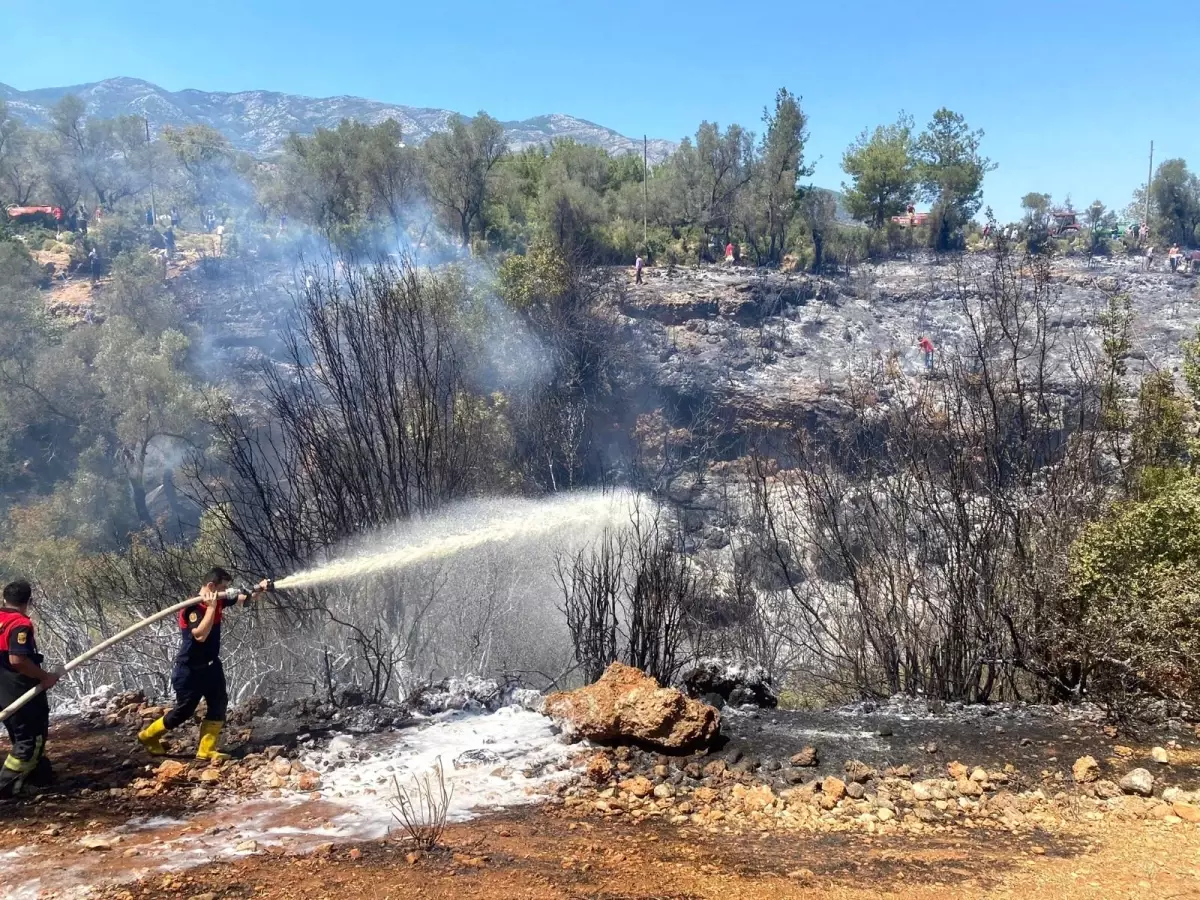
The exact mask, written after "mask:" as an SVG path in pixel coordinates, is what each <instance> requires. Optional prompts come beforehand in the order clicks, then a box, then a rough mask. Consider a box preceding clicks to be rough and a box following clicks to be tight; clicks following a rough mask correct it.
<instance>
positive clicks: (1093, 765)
mask: <svg viewBox="0 0 1200 900" xmlns="http://www.w3.org/2000/svg"><path fill="white" fill-rule="evenodd" d="M1071 775H1072V776H1073V777H1074V779H1075V783H1076V784H1090V783H1092V782H1093V781H1095V780H1096V779H1097V778H1099V777H1100V764H1099V763H1098V762H1096V759H1095V757H1092V756H1081V757H1079V759H1077V760H1075V765H1073V766H1071Z"/></svg>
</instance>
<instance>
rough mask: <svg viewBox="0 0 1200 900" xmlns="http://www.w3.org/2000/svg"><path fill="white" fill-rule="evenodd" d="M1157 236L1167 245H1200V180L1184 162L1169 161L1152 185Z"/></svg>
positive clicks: (1156, 175) (1154, 225)
mask: <svg viewBox="0 0 1200 900" xmlns="http://www.w3.org/2000/svg"><path fill="white" fill-rule="evenodd" d="M1150 198H1151V201H1152V203H1153V206H1154V213H1155V217H1154V219H1153V223H1152V227H1153V229H1154V232H1155V234H1157V235H1158V237H1159V238H1160V239H1161V240H1162V241H1164V242H1165V243H1168V244H1181V245H1184V246H1189V245H1192V244H1200V178H1198V177H1197V176H1196V175H1195V174H1193V173H1192V172H1189V171H1188V167H1187V163H1186V162H1185V161H1184V160H1182V159H1168V160H1167V161H1166V162H1164V163H1162V165H1160V166H1159V167H1158V171H1157V172H1155V175H1154V181H1153V182H1151V184H1150Z"/></svg>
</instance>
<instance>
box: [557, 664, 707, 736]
mask: <svg viewBox="0 0 1200 900" xmlns="http://www.w3.org/2000/svg"><path fill="white" fill-rule="evenodd" d="M544 711H545V714H546V715H548V716H550V717H551V718H553V719H555V720H556V721H558V722H559V723H560V724H561V725H562V726H563V728H564V729H566V730H567V731H569V732H571V733H573V734H577V735H579V736H580V737H584V738H587V739H588V740H592V741H597V742H600V743H617V744H642V745H645V746H649V747H654V748H657V749H660V750H666V751H671V752H677V751H681V750H687V749H691V748H695V747H701V746H704V745H706V744H710V743H711V742H712V741H713V739H714V738H716V737H717V734H718V732H719V730H720V723H721V717H720V713H718V712H717V710H716V709H714V708H713V707H711V706H709V705H708V704H706V703H701V702H700V701H698V700H693V699H691V698H689V697H687V696H685V695H684V694H683V693H682V692H681V691H677V690H675V689H673V688H664V687H662V686H661V685H659V683H658V682H657V681H655V680H654V679H653V678H651V677H650V676H648V675H646V673H644V672H642V671H641V670H640V669H635V668H633V667H632V666H626V665H623V664H621V663H613V664H612V665H611V666H609V667H608V670H607V671H606V672H605V673H604V675H603V676H601V678H600V680H599V681H597V682H596V683H595V684H591V685H588V686H587V687H583V688H579V689H578V690H575V691H564V692H560V693H557V694H551V695H550V696H549V697H547V698H546V705H545V709H544Z"/></svg>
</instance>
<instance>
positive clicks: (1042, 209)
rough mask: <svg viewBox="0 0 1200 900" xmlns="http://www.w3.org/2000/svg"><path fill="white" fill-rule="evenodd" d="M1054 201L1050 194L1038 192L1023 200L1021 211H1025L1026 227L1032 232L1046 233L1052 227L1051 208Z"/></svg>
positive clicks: (1027, 195)
mask: <svg viewBox="0 0 1200 900" xmlns="http://www.w3.org/2000/svg"><path fill="white" fill-rule="evenodd" d="M1052 203H1053V201H1052V200H1051V199H1050V195H1049V194H1039V193H1037V192H1036V191H1035V192H1031V193H1028V194H1026V195H1025V196H1024V197H1022V198H1021V209H1023V210H1025V227H1026V228H1028V229H1029V230H1031V231H1039V230H1040V231H1045V230H1046V229H1047V228H1049V226H1050V208H1051V205H1052Z"/></svg>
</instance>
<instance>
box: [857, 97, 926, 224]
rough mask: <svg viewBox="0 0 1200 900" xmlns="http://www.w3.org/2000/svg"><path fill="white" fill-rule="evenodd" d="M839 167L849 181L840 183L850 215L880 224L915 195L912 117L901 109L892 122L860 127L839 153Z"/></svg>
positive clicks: (900, 209) (915, 172)
mask: <svg viewBox="0 0 1200 900" xmlns="http://www.w3.org/2000/svg"><path fill="white" fill-rule="evenodd" d="M842 168H843V169H844V170H845V171H846V172H847V173H848V174H849V175H850V180H851V182H852V183H851V184H850V185H846V184H843V185H842V188H843V190H844V191H845V202H846V208H847V209H848V210H849V211H850V215H852V216H854V218H856V219H858V220H859V221H860V222H865V223H867V224H868V225H870V226H871V227H872V228H875V229H881V228H883V227H884V226H885V225H887V224H888V222H889V220H890V219H891V217H892V216H897V215H900V214H901V213H903V212H904V211H905V210H906V209H907V208H908V206H909V204H911V203H912V202H913V199H914V198H915V196H916V189H917V170H916V163H915V160H914V159H913V120H912V117H911V116H908V115H906V114H904V113H901V114H900V117H899V118H898V119H897V120H896V122H895V123H894V124H891V125H879V126H877V127H876V128H875V130H874V131H873V132H868V131H867V130H866V129H864V130H863V132H862V134H860V135H859V136H858V138H857V139H856V140H855V142H854V143H853V144H851V145H850V147H849V148H847V150H846V152H845V154H844V155H843V156H842Z"/></svg>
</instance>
